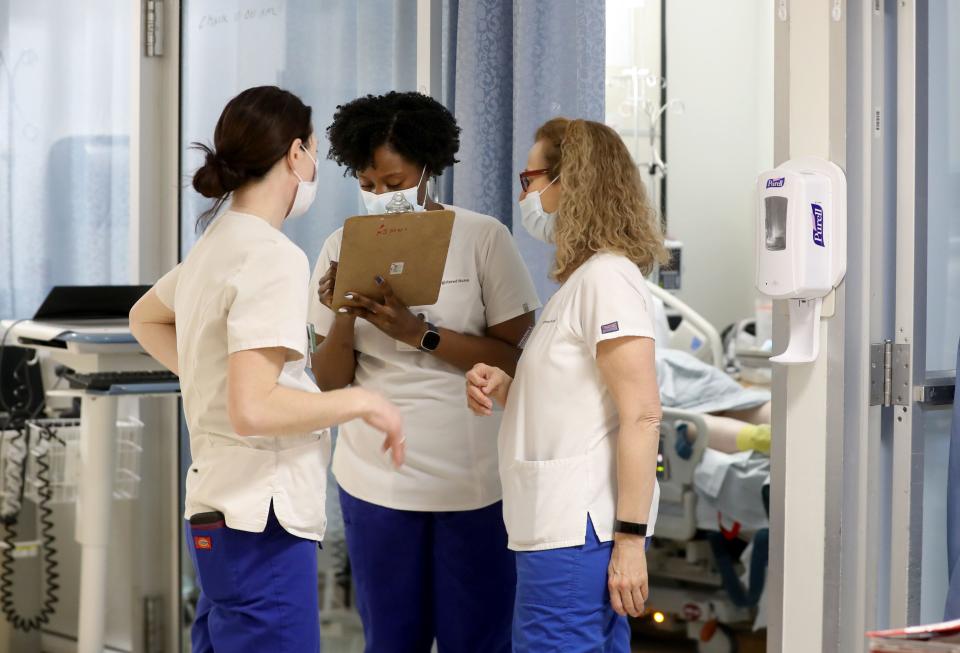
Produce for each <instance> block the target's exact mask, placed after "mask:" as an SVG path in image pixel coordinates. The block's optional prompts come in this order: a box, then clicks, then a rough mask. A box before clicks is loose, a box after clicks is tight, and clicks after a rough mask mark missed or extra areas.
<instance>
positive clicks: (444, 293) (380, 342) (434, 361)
mask: <svg viewBox="0 0 960 653" xmlns="http://www.w3.org/2000/svg"><path fill="white" fill-rule="evenodd" d="M445 208H448V209H449V210H452V211H454V212H455V214H456V218H455V220H454V224H453V234H452V236H451V238H450V250H449V253H448V255H447V264H446V268H445V269H444V273H443V285H442V287H441V289H440V298H439V300H438V301H437V303H436V304H434V305H433V306H420V307H410V310H411V311H413V312H414V313H416V314H423V315H424V316H425V318H426V320H427V321H429V322H432V323H433V324H435V325H436V326H438V327H442V328H446V329H450V330H452V331H457V332H459V333H465V334H468V335H474V336H481V335H484V333H485V331H486V329H487V326H488V325H490V326H495V325H497V324H500V323H502V322H506V321H508V320H512V319H513V318H516V317H518V316H520V315H523V314H525V313H529V312H530V311H535V310H536V309H538V308H540V303H539V301H538V300H537V291H536V289H535V288H534V285H533V280H532V279H531V278H530V273H529V272H528V271H527V268H526V266H525V265H524V264H523V261H522V260H521V258H520V253H519V252H518V251H517V247H516V245H515V244H514V240H513V237H512V236H511V235H510V232H509V231H508V230H507V228H506V227H505V226H503V224H501V223H500V222H499V221H497V220H496V219H494V218H491V217H489V216H485V215H481V214H479V213H474V212H473V211H467V210H466V209H461V208H458V207H452V206H451V207H445ZM342 238H343V230H342V229H341V230H338V231H337V232H335V233H334V234H333V235H332V236H330V238H328V239H327V241H326V243H325V244H324V246H323V250H322V251H321V253H320V257H319V260H318V261H317V265H316V269H315V270H314V273H313V279H312V280H311V282H310V316H309V319H310V321H311V322H312V323H313V324H314V326H315V328H316V331H317V333H318V334H319V335H324V336H325V335H326V334H327V333H329V331H330V328H331V326H332V325H333V322H334V313H333V312H332V311H331V310H330V309H329V308H327V307H326V306H325V305H323V304H321V303H320V300H319V298H318V297H317V289H318V287H319V283H320V278H321V277H322V276H323V275H324V274H326V272H327V269H328V268H329V267H330V262H331V261H336V260H339V252H340V243H341V240H342ZM355 329H356V331H355V340H354V347H355V348H356V350H357V352H359V353H358V356H357V368H356V377H355V381H354V383H355V384H356V385H359V386H361V387H364V388H366V389H368V390H373V391H376V392H379V393H381V394H382V395H384V396H386V397H387V398H389V399H390V400H391V401H393V402H394V403H395V404H397V406H398V407H399V408H400V411H401V413H402V414H403V420H404V435H405V436H406V438H407V443H406V444H407V448H406V459H405V461H404V464H403V466H402V467H401V468H399V469H396V468H394V466H393V465H392V464H391V463H390V460H389V458H388V457H387V455H386V454H384V453H383V452H382V451H381V449H380V446H381V443H382V441H383V438H382V436H381V437H376V433H375V432H374V431H373V430H372V429H371V428H370V427H369V426H367V424H366V423H365V422H363V421H362V420H356V421H353V422H350V423H348V424H343V425H341V426H340V430H339V435H338V437H337V446H336V451H335V452H334V456H333V473H334V474H335V475H336V477H337V482H338V483H339V484H340V486H341V487H343V489H344V490H346V491H347V492H348V493H350V494H352V495H353V496H355V497H358V498H360V499H362V500H364V501H368V502H370V503H374V504H377V505H380V506H385V507H387V508H393V509H396V510H423V511H438V512H440V511H453V510H475V509H478V508H483V507H485V506H489V505H491V504H493V503H496V502H497V501H499V500H500V497H501V491H500V479H499V477H498V474H497V430H498V429H499V426H500V422H499V420H498V419H489V418H482V417H476V416H474V415H473V413H471V412H470V410H469V409H468V408H467V402H466V395H465V394H464V387H465V382H464V376H463V372H462V371H461V370H459V369H457V368H456V367H454V366H453V365H449V364H447V363H445V362H443V361H442V360H440V359H439V358H437V357H435V356H433V355H432V354H426V353H422V352H419V351H417V350H416V349H413V348H411V347H408V346H406V345H404V344H402V343H398V342H397V341H396V340H394V339H392V338H390V337H389V336H387V335H385V334H383V333H382V332H381V331H380V330H378V329H377V328H376V327H374V326H373V325H372V324H370V323H369V322H367V321H366V320H363V319H357V321H356V326H355Z"/></svg>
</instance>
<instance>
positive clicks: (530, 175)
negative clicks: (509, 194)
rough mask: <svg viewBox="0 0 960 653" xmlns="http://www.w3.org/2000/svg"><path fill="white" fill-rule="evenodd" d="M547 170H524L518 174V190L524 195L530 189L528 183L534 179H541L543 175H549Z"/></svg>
mask: <svg viewBox="0 0 960 653" xmlns="http://www.w3.org/2000/svg"><path fill="white" fill-rule="evenodd" d="M549 172H550V169H549V168H541V169H540V170H524V171H523V172H521V173H520V188H522V189H523V192H524V193H526V192H527V190H528V189H529V188H530V182H531V181H532V180H533V179H534V178H535V177H542V176H543V175H546V174H549Z"/></svg>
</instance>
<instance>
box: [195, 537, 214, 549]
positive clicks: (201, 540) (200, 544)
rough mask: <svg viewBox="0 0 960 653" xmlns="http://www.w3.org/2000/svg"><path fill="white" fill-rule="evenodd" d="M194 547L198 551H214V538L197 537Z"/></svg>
mask: <svg viewBox="0 0 960 653" xmlns="http://www.w3.org/2000/svg"><path fill="white" fill-rule="evenodd" d="M193 545H194V546H195V547H196V548H197V549H205V550H207V551H209V550H211V549H213V538H212V537H210V536H208V535H195V536H194V537H193Z"/></svg>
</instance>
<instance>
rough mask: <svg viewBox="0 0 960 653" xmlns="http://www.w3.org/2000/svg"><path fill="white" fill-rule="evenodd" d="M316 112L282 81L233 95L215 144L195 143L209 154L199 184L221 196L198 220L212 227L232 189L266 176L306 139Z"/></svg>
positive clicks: (199, 225) (199, 189) (208, 193)
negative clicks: (296, 143) (279, 84)
mask: <svg viewBox="0 0 960 653" xmlns="http://www.w3.org/2000/svg"><path fill="white" fill-rule="evenodd" d="M310 116H311V109H310V107H309V106H307V105H305V104H304V103H303V101H301V100H300V98H298V97H297V96H296V95H294V94H293V93H291V92H289V91H285V90H283V89H281V88H277V87H276V86H257V87H254V88H248V89H247V90H245V91H243V92H242V93H240V94H239V95H238V96H236V97H235V98H233V99H232V100H230V101H229V102H228V103H227V106H226V107H224V109H223V113H221V114H220V119H219V120H218V121H217V127H216V129H215V130H214V132H213V147H210V146H208V145H205V144H203V143H193V144H192V147H194V148H196V149H199V150H201V151H203V152H205V153H206V160H205V162H204V164H203V165H202V166H200V168H199V169H197V171H196V172H195V173H194V175H193V187H194V189H195V190H196V191H197V192H198V193H200V194H201V195H203V196H204V197H209V198H211V199H213V200H215V201H214V203H213V206H211V207H210V208H209V209H207V210H206V211H204V212H203V213H202V214H201V215H200V217H199V218H198V219H197V228H198V229H203V228H204V227H206V225H207V224H208V223H209V222H210V220H211V219H212V218H213V217H214V216H215V215H216V214H217V212H218V211H219V210H220V207H221V206H223V202H224V201H225V200H226V199H227V197H228V196H229V195H230V193H232V192H233V191H235V190H236V189H238V188H240V187H241V186H243V185H244V184H245V183H247V182H248V181H251V180H254V179H260V178H262V177H263V176H264V175H266V174H267V173H268V172H269V171H270V168H272V167H273V165H274V164H275V163H276V162H277V161H279V160H280V159H282V158H283V157H284V156H286V154H287V151H288V150H289V149H290V144H291V143H293V141H295V140H296V139H298V138H299V139H300V140H302V141H303V142H304V143H306V142H307V141H308V140H309V139H310V135H311V134H313V126H312V124H311V122H310Z"/></svg>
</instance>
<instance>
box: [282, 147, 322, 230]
mask: <svg viewBox="0 0 960 653" xmlns="http://www.w3.org/2000/svg"><path fill="white" fill-rule="evenodd" d="M300 149H302V150H303V151H304V153H305V154H306V155H307V156H308V157H310V160H311V161H313V181H304V180H303V177H301V176H300V174H299V173H298V172H297V171H296V170H294V171H293V174H295V175H297V179H299V180H300V183H298V184H297V194H296V195H294V196H293V204H291V205H290V212H289V213H287V218H299V217H300V216H302V215H303V214H304V213H306V212H307V211H308V210H309V209H310V205H311V204H313V200H314V199H316V197H317V177H318V176H319V175H318V174H317V173H318V172H319V171H320V164H319V163H318V162H317V160H316V159H315V158H313V155H312V154H310V152H308V151H307V148H305V147H304V146H303V144H302V143H301V144H300Z"/></svg>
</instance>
